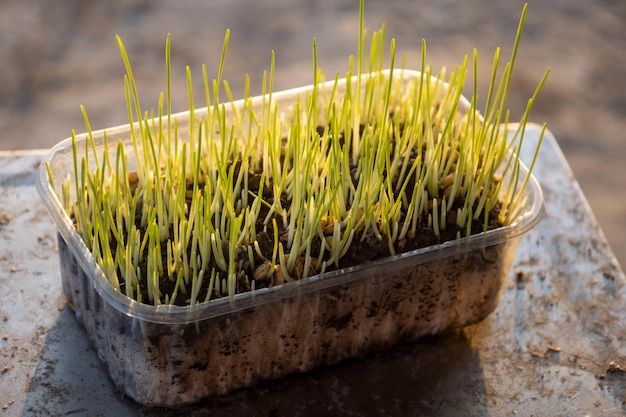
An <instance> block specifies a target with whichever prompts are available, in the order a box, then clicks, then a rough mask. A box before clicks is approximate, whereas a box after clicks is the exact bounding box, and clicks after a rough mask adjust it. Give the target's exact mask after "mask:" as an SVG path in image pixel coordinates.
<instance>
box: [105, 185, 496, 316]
mask: <svg viewBox="0 0 626 417" xmlns="http://www.w3.org/2000/svg"><path fill="white" fill-rule="evenodd" d="M235 177H236V176H235ZM259 178H260V174H257V173H249V180H248V181H249V183H248V184H249V185H248V186H249V189H250V190H251V191H252V192H253V193H254V194H257V192H258V185H259ZM255 184H256V188H255ZM188 187H189V188H192V187H193V184H192V183H189V184H188ZM201 188H202V187H201ZM440 191H441V193H443V190H440ZM263 196H264V199H265V200H266V201H267V202H269V203H270V204H271V203H272V202H273V196H272V193H271V183H270V184H266V186H265V187H264V191H263ZM187 203H188V204H190V203H191V200H190V199H189V200H188V202H187ZM282 207H284V208H288V207H289V201H288V200H286V199H283V201H282ZM462 207H463V202H462V201H459V200H458V199H457V201H456V202H455V204H454V205H453V207H452V208H451V209H450V212H449V214H448V218H447V223H448V224H447V227H446V228H445V229H440V231H439V236H436V235H435V232H434V230H433V228H432V227H428V226H427V224H426V223H427V220H428V219H427V216H422V217H421V219H420V221H419V222H418V227H417V229H416V233H415V235H414V236H410V237H409V236H408V235H407V237H405V238H404V239H402V240H399V241H396V242H395V244H394V249H395V251H396V253H404V252H409V251H411V250H414V249H419V248H424V247H428V246H432V245H436V244H439V243H443V242H446V241H450V240H454V239H456V238H457V237H458V234H459V233H460V235H461V236H465V234H466V233H467V231H466V230H465V228H463V229H461V228H459V227H458V226H457V225H456V212H457V209H458V208H462ZM498 211H499V210H498V207H497V206H496V208H494V209H493V210H492V213H491V215H490V216H489V219H490V220H489V223H488V225H487V230H491V229H495V228H497V227H499V226H500V225H499V224H498V223H497V221H496V219H497V217H498V216H497V215H498ZM138 212H141V211H140V210H138ZM268 212H269V208H267V207H263V208H262V209H261V214H260V215H259V219H262V220H260V221H259V222H258V223H257V224H256V230H257V242H258V245H259V248H260V252H261V253H262V255H263V256H264V257H265V258H266V259H271V258H272V252H273V250H274V236H273V235H274V233H273V232H272V231H271V230H272V229H271V227H269V228H266V227H265V225H264V224H263V220H264V219H265V217H266V215H267V214H268ZM478 218H479V220H474V221H473V222H472V227H471V234H476V233H480V232H482V231H483V230H484V229H483V227H484V223H483V219H484V216H482V215H481V216H479V217H478ZM276 220H277V221H276V225H277V226H278V237H279V241H280V242H281V243H282V244H283V246H284V247H287V231H286V229H285V228H284V226H283V222H282V220H280V219H278V218H277V219H276ZM278 220H280V221H278ZM140 221H141V219H140V218H138V219H137V223H139V222H140ZM403 223H404V222H403V221H402V222H401V223H400V225H399V226H400V227H402V224H403ZM270 224H271V223H270ZM137 227H139V224H138V225H137ZM264 229H265V230H267V231H264ZM329 229H330V232H329V234H330V235H332V228H329ZM321 244H322V242H321V238H320V237H318V236H316V237H315V238H314V240H313V242H312V247H311V253H319V250H320V246H321ZM112 249H113V250H114V249H115V248H112ZM222 249H223V253H224V258H225V259H226V260H228V255H229V248H228V244H227V243H225V244H224V245H223V248H222ZM327 252H328V251H327ZM113 253H115V252H113ZM252 253H253V255H254V259H253V263H252V262H250V259H249V258H248V253H247V251H246V249H245V247H243V246H242V247H241V248H239V250H238V255H239V261H238V263H237V289H236V292H237V293H242V292H246V291H250V290H251V282H252V280H253V279H255V277H256V279H255V288H257V289H259V288H266V287H271V286H274V285H279V284H282V283H283V282H285V278H284V276H282V274H281V272H280V267H279V268H277V269H276V270H275V271H274V273H273V274H271V276H270V277H269V278H266V279H259V278H260V277H261V275H264V274H262V272H265V271H267V269H266V270H265V271H263V270H259V268H269V267H270V265H269V262H267V261H266V259H263V258H261V257H259V256H258V254H257V253H256V251H253V252H252ZM188 255H189V259H191V254H188ZM388 256H390V250H389V244H388V239H387V238H386V237H385V236H384V235H383V238H382V239H380V238H378V237H377V236H376V235H375V234H374V232H373V231H372V230H371V229H369V230H368V231H367V232H366V233H365V236H364V235H363V233H361V234H358V232H357V234H355V237H354V239H353V241H352V244H351V245H350V248H349V249H348V251H347V252H346V254H345V255H344V256H343V257H342V258H341V259H340V264H339V266H340V267H341V268H346V267H351V266H355V265H360V264H363V263H367V262H371V261H373V260H377V259H382V258H385V257H388ZM162 257H163V262H164V264H165V263H166V260H167V253H166V252H165V251H163V253H162ZM144 258H147V256H145V257H144ZM325 258H328V256H325ZM252 265H256V268H255V269H253V268H252ZM139 266H140V269H141V271H146V270H147V264H146V262H145V261H144V262H143V263H141V264H140V265H139ZM303 266H304V255H301V256H300V258H299V259H298V260H297V261H296V267H295V271H293V272H292V275H295V277H296V278H300V277H302V275H303ZM318 267H319V266H318V265H312V270H311V271H309V274H308V276H312V275H315V274H316V273H317V272H318V269H317V268H318ZM209 268H216V269H217V270H219V268H218V266H217V264H216V263H215V261H214V260H211V261H210V262H209ZM333 269H337V266H336V265H333V266H332V267H329V268H328V269H327V271H331V270H333ZM223 273H225V271H223ZM255 273H256V275H255ZM159 285H160V290H161V293H162V294H172V293H173V292H174V287H175V285H176V282H175V281H173V280H170V279H169V278H168V277H167V275H163V276H161V278H160V282H159ZM208 287H209V280H208V279H205V280H203V285H202V286H201V289H200V293H199V294H200V295H199V297H198V299H204V298H205V296H206V292H207V290H208ZM140 290H141V292H142V297H143V299H144V300H147V299H148V290H147V284H146V280H145V279H144V280H142V281H140ZM121 291H122V292H124V288H123V283H121ZM217 297H220V295H219V294H218V293H217V292H215V291H214V293H213V294H212V295H211V298H212V299H213V298H217ZM187 299H188V295H187V294H182V293H180V292H179V293H178V295H177V297H176V299H175V300H174V304H176V305H181V306H185V305H187V304H188V302H187Z"/></svg>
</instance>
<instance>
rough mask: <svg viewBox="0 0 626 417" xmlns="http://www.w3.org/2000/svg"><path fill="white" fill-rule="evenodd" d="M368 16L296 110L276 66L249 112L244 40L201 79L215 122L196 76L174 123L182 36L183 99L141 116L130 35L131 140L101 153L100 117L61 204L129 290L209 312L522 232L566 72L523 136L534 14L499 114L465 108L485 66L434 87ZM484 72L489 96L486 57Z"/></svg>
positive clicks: (498, 101) (435, 77) (500, 83)
mask: <svg viewBox="0 0 626 417" xmlns="http://www.w3.org/2000/svg"><path fill="white" fill-rule="evenodd" d="M359 14H360V25H359V41H358V53H357V57H356V58H354V57H350V61H349V71H348V72H347V73H346V74H345V78H342V77H340V75H339V74H336V75H335V77H334V78H333V79H331V80H329V81H326V80H325V76H324V73H323V71H322V70H321V69H320V68H318V66H317V43H316V40H315V39H314V40H313V48H312V55H313V68H312V70H313V71H312V76H313V83H312V87H311V89H310V90H298V92H297V93H293V94H292V95H291V96H289V97H288V98H289V100H286V99H285V98H284V95H281V94H280V93H274V91H273V88H274V54H273V53H272V57H271V65H270V71H269V73H267V72H265V73H263V87H262V94H261V95H260V96H258V97H251V96H250V92H249V85H250V81H249V78H248V77H246V79H245V88H244V97H243V99H241V100H238V101H235V100H234V98H233V95H232V92H231V89H230V85H229V83H228V82H227V81H226V80H225V79H224V78H223V70H224V62H225V56H226V52H227V49H228V40H229V35H230V34H229V32H228V31H227V32H226V34H225V37H224V44H223V50H222V56H221V60H220V64H219V68H218V71H217V76H216V78H215V79H212V80H211V79H210V78H209V76H208V74H207V70H206V67H203V68H202V78H203V82H204V98H205V101H206V106H207V107H206V108H205V109H196V108H195V107H194V104H193V103H194V95H193V91H192V74H191V71H190V70H189V68H187V72H186V80H187V89H188V99H189V112H188V117H180V115H173V114H172V111H171V110H172V103H171V69H170V68H171V61H170V44H171V42H170V37H169V36H168V37H167V41H166V51H165V56H166V79H167V96H166V98H165V100H164V97H163V94H162V95H161V97H160V99H159V102H158V106H157V110H156V114H155V113H154V112H145V113H144V112H143V111H142V109H141V106H140V103H139V98H138V97H139V95H138V91H137V86H136V83H135V78H134V76H133V73H132V68H131V64H130V59H129V57H128V55H127V53H126V49H125V47H124V43H123V42H122V40H121V39H120V38H119V37H118V38H117V41H118V44H119V48H120V52H121V55H122V60H123V63H124V66H125V68H126V76H125V77H124V88H125V93H126V105H127V109H128V118H129V122H130V125H129V126H130V129H129V134H128V135H129V138H127V139H126V142H124V141H123V140H119V141H118V142H117V143H111V144H109V143H108V141H107V139H106V135H105V138H104V144H103V146H100V145H99V144H97V143H96V141H95V140H94V136H93V134H92V131H91V127H90V124H89V120H88V117H87V114H86V112H85V110H84V109H83V110H82V111H83V116H84V119H85V124H86V127H87V131H88V134H87V139H86V141H87V143H86V145H85V147H84V152H82V151H79V146H78V145H77V143H76V135H75V134H74V133H73V134H72V138H73V164H74V174H75V175H74V181H73V184H72V183H71V180H70V179H68V180H67V181H66V182H65V183H63V184H62V187H61V191H60V193H61V194H60V200H61V201H62V202H63V204H64V208H65V210H66V211H67V213H68V215H70V216H71V218H72V220H73V222H74V224H75V226H76V229H77V231H78V233H80V235H81V236H82V238H83V240H84V242H85V244H86V245H87V247H88V248H89V249H90V250H91V252H92V253H93V256H94V258H95V260H96V262H97V263H98V265H99V266H100V268H101V269H102V272H103V273H104V275H105V276H106V277H107V279H108V280H109V282H110V283H111V285H112V286H113V287H114V288H115V289H116V290H118V291H120V292H123V293H124V294H126V295H127V296H128V297H130V298H134V299H136V300H138V301H139V302H144V303H149V304H153V305H155V306H156V305H160V304H176V305H189V306H194V305H196V304H198V303H203V302H208V301H210V300H211V299H215V298H220V297H226V296H228V297H233V296H235V295H236V294H238V293H242V292H246V291H254V290H257V289H260V288H266V287H271V286H274V285H280V284H283V283H286V282H289V281H293V280H299V279H305V278H307V277H311V276H314V275H317V274H323V273H325V272H326V271H329V270H332V269H337V268H341V267H349V266H353V265H355V264H357V263H360V262H361V261H362V260H363V259H364V258H365V256H358V254H356V255H355V251H359V250H363V248H365V249H366V250H367V251H368V254H367V255H366V256H367V258H368V259H372V258H382V257H385V256H391V255H395V254H397V253H402V252H405V251H408V250H412V249H416V248H419V247H423V246H424V245H429V244H438V243H442V242H444V241H446V240H454V239H461V238H462V237H463V236H469V235H471V234H474V233H480V232H485V231H487V230H490V229H494V228H497V227H501V226H505V225H508V224H511V223H512V222H514V221H515V219H516V217H517V216H518V215H519V213H520V211H521V210H522V209H523V206H524V203H525V201H524V197H523V196H524V189H525V187H526V185H527V181H528V176H526V178H525V179H524V180H521V177H520V172H521V171H520V161H519V160H518V159H517V157H516V154H517V153H518V152H519V150H520V148H521V146H522V143H523V139H524V133H525V125H526V123H527V120H528V117H529V113H530V111H531V109H532V107H533V103H534V102H535V100H536V98H537V95H538V93H539V92H540V90H541V88H542V87H543V85H544V83H545V80H546V77H547V75H548V72H549V71H547V72H546V73H545V75H544V77H543V78H542V79H541V82H540V83H539V85H538V87H537V89H536V91H535V93H534V94H533V96H532V97H531V98H530V100H529V101H528V105H527V108H526V111H525V112H524V114H523V116H522V118H521V122H520V123H519V125H518V126H519V127H518V128H517V130H516V131H515V132H509V128H508V122H509V117H510V115H509V112H508V111H507V110H506V107H505V106H506V100H507V96H508V92H509V87H510V83H511V75H512V72H513V66H514V63H515V57H516V54H517V50H518V46H519V41H520V37H521V33H522V28H523V25H524V19H525V16H526V6H525V7H524V9H523V12H522V16H521V19H520V24H519V28H518V31H517V35H516V37H515V43H514V48H513V53H512V57H511V59H510V61H509V62H508V63H507V64H506V65H505V67H504V71H503V73H502V75H501V76H500V77H498V68H499V67H500V62H499V61H500V52H499V50H496V53H495V55H494V60H493V67H492V76H491V80H490V85H489V90H488V95H487V100H486V105H485V107H484V109H483V110H482V111H481V110H479V109H478V107H477V106H478V104H477V99H476V97H472V98H471V100H469V101H466V100H465V99H464V98H463V95H462V94H463V86H464V83H465V79H466V73H467V72H468V67H470V62H469V58H468V57H465V59H464V60H463V62H462V64H461V65H459V66H457V67H456V68H455V69H454V70H453V71H452V72H451V73H450V74H448V73H447V72H446V71H445V70H441V71H440V72H438V73H433V71H432V69H431V68H430V67H428V66H427V65H426V64H425V62H426V43H425V42H422V66H421V68H420V71H419V72H415V71H409V70H408V69H406V68H405V64H404V61H403V63H402V64H401V65H400V66H399V67H396V60H395V56H396V42H395V40H393V39H392V40H391V41H390V42H389V48H388V52H386V51H387V48H386V47H387V40H386V33H385V26H384V25H383V26H382V28H381V29H380V30H379V31H377V32H374V33H373V34H372V36H371V39H370V46H369V55H367V53H366V41H367V38H366V35H365V30H364V28H363V21H364V1H361V7H360V13H359ZM387 54H388V62H385V57H386V56H387ZM367 58H369V60H368V59H367ZM355 65H356V70H355ZM471 65H472V66H473V71H474V79H473V84H474V85H473V86H474V91H476V89H477V87H478V86H477V77H476V74H477V72H478V56H477V53H476V52H475V51H474V54H473V57H472V62H471ZM385 68H386V69H385ZM470 68H471V67H470ZM222 94H225V95H226V100H225V101H224V102H222V98H221V97H222ZM544 130H545V125H544ZM542 137H543V131H542ZM128 143H129V144H130V145H128ZM538 148H539V146H538V147H537V150H536V151H535V158H536V153H537V151H538ZM80 149H82V147H81V148H80ZM534 163H535V159H533V161H532V164H531V166H530V169H531V170H532V167H533V165H534ZM503 178H509V180H508V181H504V180H503ZM72 187H73V189H72ZM71 194H74V195H75V200H72V199H71V198H70V195H71Z"/></svg>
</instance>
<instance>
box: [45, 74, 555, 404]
mask: <svg viewBox="0 0 626 417" xmlns="http://www.w3.org/2000/svg"><path fill="white" fill-rule="evenodd" d="M404 76H405V77H406V78H414V77H418V76H419V72H415V71H405V72H404ZM344 83H345V80H344ZM311 88H312V87H304V88H298V89H293V90H287V91H284V92H281V93H275V94H274V99H275V100H276V101H278V102H279V103H285V105H287V104H288V103H290V102H292V101H293V100H295V99H297V98H298V97H301V96H302V95H303V94H306V93H307V92H308V91H310V90H311ZM258 100H260V98H259V99H258ZM239 105H241V103H239ZM461 105H462V106H467V105H468V104H467V102H466V101H464V100H463V101H462V103H461ZM204 112H206V110H204ZM202 113H203V111H202V110H196V112H195V115H196V117H201V116H202ZM173 117H175V118H177V119H178V121H179V124H180V131H184V129H185V126H186V125H187V124H188V120H189V114H188V113H187V112H185V113H179V114H176V115H173ZM129 129H130V126H129V125H124V126H119V127H114V128H111V129H106V135H107V138H108V143H109V144H112V145H111V146H115V145H116V142H117V140H118V139H122V140H124V141H127V142H128V143H130V134H129ZM93 135H94V138H95V142H96V144H97V146H99V147H100V149H101V148H102V147H103V146H104V145H103V140H102V138H103V135H104V130H103V131H97V132H94V133H93ZM85 138H86V134H83V135H79V136H78V137H77V143H78V149H79V152H80V149H81V148H84V146H85ZM131 151H132V147H130V148H129V153H130V154H132V152H131ZM46 164H48V165H49V167H50V171H51V173H52V181H53V182H54V184H55V187H56V189H59V190H60V189H61V182H62V181H64V180H65V179H66V178H67V177H68V176H70V177H71V176H73V157H72V144H71V139H66V140H64V141H62V142H61V143H59V144H58V145H56V146H55V147H54V148H53V149H52V150H51V151H50V153H49V154H48V155H47V156H46V158H45V160H44V161H43V163H42V165H41V167H40V168H39V172H38V179H37V189H38V191H39V193H40V195H41V197H42V199H43V202H44V204H45V205H46V207H47V209H48V211H49V212H50V214H51V215H52V218H53V219H54V221H55V223H56V225H57V227H58V231H59V256H60V261H61V273H62V280H63V289H64V292H65V295H66V296H67V298H68V302H69V303H71V304H72V305H73V307H74V309H75V313H76V317H77V318H78V320H79V321H80V322H81V323H82V324H83V325H84V327H85V329H86V331H87V334H88V336H89V338H90V339H91V340H92V341H93V343H94V344H95V347H96V349H97V351H98V354H99V356H100V358H101V359H102V360H103V361H104V362H105V363H106V364H107V366H108V369H109V372H110V375H111V378H112V380H113V381H114V383H115V384H116V385H117V386H118V388H120V389H121V390H122V391H123V392H124V393H125V394H127V395H128V396H130V397H131V398H133V399H135V400H136V401H138V402H140V403H142V404H145V405H152V406H167V407H178V406H182V405H185V404H189V403H193V402H196V401H198V400H200V399H202V398H205V397H207V396H211V395H215V394H224V393H227V392H229V391H231V390H233V389H235V388H240V387H246V386H251V385H254V384H256V383H258V382H260V381H265V380H270V379H274V378H279V377H281V376H284V375H287V374H289V373H293V372H300V371H307V370H310V369H313V368H315V367H317V366H320V365H324V364H333V363H336V362H338V361H340V360H342V359H345V358H349V357H355V356H361V355H364V354H365V353H367V352H370V351H372V350H376V349H383V348H387V347H390V346H393V345H395V344H397V343H398V342H401V341H411V340H415V339H417V338H419V337H421V336H424V335H429V334H435V333H438V332H441V331H444V330H446V329H449V328H453V327H462V326H465V325H468V324H471V323H475V322H478V321H481V320H483V319H484V318H485V317H487V316H488V315H489V314H490V313H491V312H492V311H493V310H494V309H495V307H496V306H497V303H498V300H499V295H500V291H501V288H502V284H503V282H504V280H505V279H506V277H507V275H508V272H509V269H510V265H511V263H512V261H513V258H514V256H515V252H516V249H517V245H518V243H519V238H520V236H521V235H522V234H524V233H526V232H528V231H529V230H531V229H532V228H533V227H534V226H535V225H536V224H537V223H538V222H539V220H540V218H541V216H542V214H543V197H542V194H541V189H540V187H539V184H538V183H537V181H536V180H535V179H534V178H532V176H531V178H530V180H529V182H528V185H527V187H526V190H525V193H526V196H525V197H526V205H525V207H524V209H523V210H522V211H521V213H520V215H519V217H518V218H517V219H516V220H515V221H514V223H513V224H511V225H509V226H506V227H502V228H499V229H496V230H491V231H488V232H485V233H481V234H478V235H473V236H470V237H467V238H462V239H460V240H457V241H451V242H446V243H443V244H440V245H436V246H431V247H427V248H423V249H419V250H414V251H411V252H407V253H403V254H399V255H397V256H390V257H388V258H385V259H381V260H378V261H373V262H369V263H367V264H363V265H360V266H356V267H350V268H344V269H340V270H336V271H332V272H328V273H326V274H324V275H323V276H313V277H309V278H306V279H303V280H299V281H294V282H289V283H286V284H283V285H280V286H276V287H272V288H267V289H260V290H256V291H254V292H248V293H243V294H238V295H236V296H234V297H232V298H228V297H227V298H222V299H217V300H213V301H210V302H209V303H205V304H199V305H196V306H193V307H179V306H166V305H161V306H158V307H154V306H151V305H146V304H140V303H138V302H136V301H134V300H132V299H130V298H128V297H126V296H125V295H124V294H121V293H119V292H117V291H115V290H114V289H113V288H112V287H111V286H110V285H109V284H108V282H107V280H106V278H105V277H104V275H103V273H102V271H101V269H100V268H99V267H98V266H97V264H96V262H95V260H94V258H93V257H92V256H91V254H90V252H89V251H88V250H87V248H86V246H85V244H84V242H83V240H82V239H81V237H80V236H79V235H78V233H77V232H76V230H75V228H74V226H73V223H72V221H71V220H70V218H69V216H68V215H67V213H66V212H65V210H64V209H63V207H62V205H61V202H60V200H59V198H58V197H57V195H56V194H55V192H54V191H53V188H52V186H51V185H50V182H49V178H48V173H47V170H46ZM131 165H132V163H131ZM526 175H528V170H527V169H526V168H525V167H523V166H522V178H523V177H524V176H526ZM504 180H505V181H506V180H507V178H505V179H504Z"/></svg>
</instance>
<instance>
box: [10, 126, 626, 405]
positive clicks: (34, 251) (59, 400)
mask: <svg viewBox="0 0 626 417" xmlns="http://www.w3.org/2000/svg"><path fill="white" fill-rule="evenodd" d="M538 132H539V129H538V126H531V129H530V130H529V131H528V132H527V137H526V143H527V145H528V148H529V149H532V146H533V143H536V140H537V138H538ZM41 158H42V153H41V152H33V153H18V154H14V153H9V154H0V186H1V187H0V208H1V209H0V253H1V254H2V257H1V258H0V297H2V300H3V302H2V303H0V335H1V339H0V409H1V411H0V414H1V415H2V416H48V415H90V416H106V415H115V416H117V415H128V416H148V415H159V416H174V415H180V414H184V415H188V416H205V415H241V416H246V415H250V416H252V415H256V416H318V415H321V414H323V415H344V416H367V415H385V416H386V415H406V416H429V415H441V416H457V415H464V416H466V415H475V416H484V415H503V416H507V415H603V416H621V415H624V414H625V413H626V406H625V405H624V400H625V399H626V374H625V369H626V344H625V343H624V337H625V336H624V335H626V277H624V274H623V272H622V270H621V268H620V266H619V265H618V263H617V261H616V259H615V257H614V256H613V253H612V251H611V249H610V247H609V246H608V243H607V241H606V239H605V237H604V234H603V233H602V230H601V229H600V228H599V226H598V223H597V222H596V220H595V217H594V215H593V213H592V212H591V209H590V207H589V205H588V204H587V202H586V200H585V198H584V196H583V194H582V192H581V189H580V187H579V185H578V183H577V182H576V181H575V180H574V177H573V174H572V172H571V170H570V168H569V166H568V165H567V162H566V161H565V159H564V157H563V154H562V153H561V151H560V148H559V147H558V145H557V143H556V141H555V140H554V138H553V137H552V136H551V135H550V134H548V136H547V137H546V139H545V140H544V143H543V145H542V148H541V152H540V156H539V158H538V161H537V166H536V167H535V173H536V174H537V176H538V178H539V179H540V183H541V186H542V189H543V192H544V196H545V201H546V215H545V217H544V219H543V220H542V221H541V223H540V224H539V226H538V227H537V228H536V229H535V230H533V231H532V232H530V233H529V234H528V235H526V236H525V237H523V238H522V241H521V242H520V246H519V249H518V253H517V257H516V259H515V261H514V264H513V267H512V269H511V272H510V274H509V275H508V278H507V281H506V282H505V287H504V290H503V292H502V298H501V300H500V304H499V306H498V308H497V309H496V311H495V312H494V313H493V314H492V315H491V316H489V317H488V318H487V319H486V320H485V321H483V322H482V323H479V324H476V325H472V326H469V327H467V328H465V329H463V330H460V331H454V332H451V333H447V334H444V335H441V336H437V337H430V338H427V339H423V340H421V341H419V342H417V343H413V344H407V345H401V346H398V347H396V348H394V349H391V350H387V351H384V352H379V353H375V354H371V355H368V356H367V357H365V358H363V359H359V360H348V361H344V362H342V363H340V364H338V365H336V366H329V367H325V368H321V369H318V370H316V371H313V372H310V373H306V374H299V375H294V376H290V377H287V378H284V379H282V380H279V381H276V382H272V383H266V384H263V385H261V386H259V387H257V388H253V389H248V390H242V391H238V392H235V393H233V394H231V395H228V396H223V397H217V398H213V399H210V400H207V401H204V402H201V403H200V404H198V405H195V406H192V407H187V408H184V409H182V410H165V409H157V410H155V409H149V408H144V407H141V406H138V405H137V404H136V403H134V402H133V401H132V400H130V399H128V398H125V397H124V396H123V395H121V394H120V393H119V392H118V391H117V390H115V388H114V387H113V384H112V382H111V381H110V379H109V377H108V374H107V371H106V369H105V367H104V365H103V364H102V363H101V362H100V361H99V359H98V357H97V354H96V352H95V350H94V349H93V347H92V346H91V345H90V344H89V343H88V341H87V338H86V335H85V332H84V330H83V329H82V328H81V327H80V325H79V324H78V322H77V321H76V320H75V318H74V316H73V313H72V311H71V310H70V309H69V307H68V306H66V305H65V304H64V301H63V297H62V290H61V280H60V273H59V266H58V262H59V260H58V253H57V249H56V244H55V240H54V234H55V230H54V226H53V224H52V221H51V220H50V218H49V217H48V216H47V214H46V212H45V209H44V208H43V206H42V204H41V203H40V201H39V198H38V196H37V195H36V192H35V189H34V186H33V185H34V175H33V170H34V168H35V167H36V165H37V163H38V161H39V160H41ZM523 158H524V159H525V160H526V161H529V160H530V155H528V154H527V152H526V153H524V155H523Z"/></svg>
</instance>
